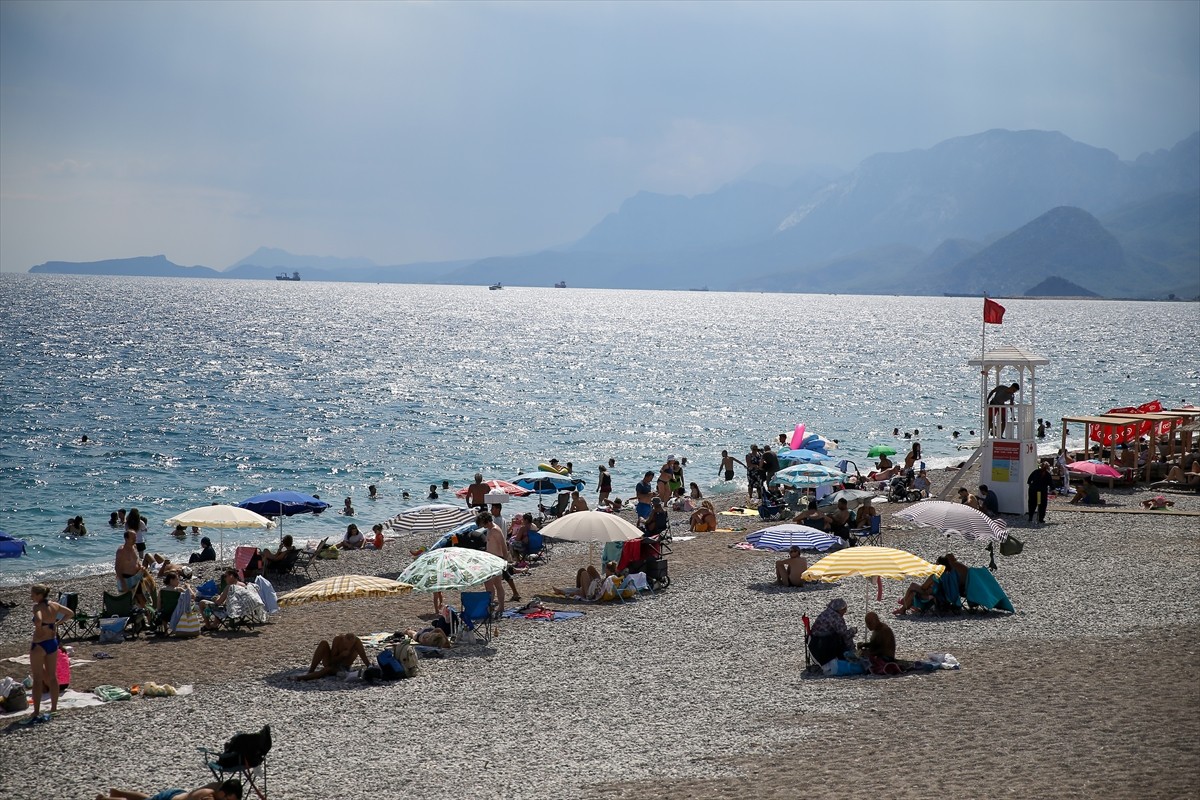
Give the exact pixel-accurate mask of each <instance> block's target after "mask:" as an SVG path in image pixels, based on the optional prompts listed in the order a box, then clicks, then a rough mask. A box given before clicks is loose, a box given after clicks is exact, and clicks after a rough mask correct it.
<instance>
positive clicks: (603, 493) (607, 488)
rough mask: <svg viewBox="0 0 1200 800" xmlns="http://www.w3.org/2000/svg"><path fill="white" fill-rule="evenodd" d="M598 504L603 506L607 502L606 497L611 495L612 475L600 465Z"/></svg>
mask: <svg viewBox="0 0 1200 800" xmlns="http://www.w3.org/2000/svg"><path fill="white" fill-rule="evenodd" d="M599 487H600V490H599V492H600V493H599V504H600V505H602V506H603V505H604V504H605V503H607V502H608V496H609V495H610V494H612V473H610V472H609V471H608V470H606V469H605V468H604V465H603V464H601V465H600V481H599Z"/></svg>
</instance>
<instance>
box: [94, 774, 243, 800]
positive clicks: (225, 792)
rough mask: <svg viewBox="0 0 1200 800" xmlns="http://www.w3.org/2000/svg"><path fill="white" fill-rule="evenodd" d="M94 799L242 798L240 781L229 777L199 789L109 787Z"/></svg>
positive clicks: (172, 799) (186, 799) (184, 799)
mask: <svg viewBox="0 0 1200 800" xmlns="http://www.w3.org/2000/svg"><path fill="white" fill-rule="evenodd" d="M96 800H242V782H241V781H239V780H237V779H231V780H227V781H223V782H219V783H218V782H214V783H209V784H206V785H204V786H201V787H200V788H199V789H192V790H191V791H190V792H189V791H188V790H187V789H163V790H162V791H161V792H158V793H156V794H146V793H145V792H135V791H133V790H131V789H109V790H108V794H98V795H96Z"/></svg>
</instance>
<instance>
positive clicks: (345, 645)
mask: <svg viewBox="0 0 1200 800" xmlns="http://www.w3.org/2000/svg"><path fill="white" fill-rule="evenodd" d="M356 658H358V659H362V662H363V666H364V667H369V666H371V659H369V658H368V657H367V651H366V648H364V647H363V643H362V641H360V640H359V638H358V637H357V636H355V635H354V634H353V633H343V634H341V635H339V636H335V637H333V641H332V642H327V641H325V640H324V639H322V640H321V643H320V644H318V645H317V649H316V652H314V653H313V657H312V664H310V665H309V667H308V672H306V673H305V674H303V675H297V676H295V677H294V678H292V680H294V681H315V680H317V679H318V678H327V677H329V676H330V675H336V674H338V673H339V672H346V671H348V670H349V669H350V668H351V667H353V666H354V659H356Z"/></svg>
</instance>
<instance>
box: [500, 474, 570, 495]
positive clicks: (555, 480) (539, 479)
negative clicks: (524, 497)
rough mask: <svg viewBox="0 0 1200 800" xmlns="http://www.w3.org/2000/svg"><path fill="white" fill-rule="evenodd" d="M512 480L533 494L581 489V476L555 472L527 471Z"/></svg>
mask: <svg viewBox="0 0 1200 800" xmlns="http://www.w3.org/2000/svg"><path fill="white" fill-rule="evenodd" d="M512 482H513V483H514V484H516V485H517V486H520V487H521V488H522V489H526V490H528V491H530V492H533V493H534V494H558V493H559V492H570V491H574V490H576V489H582V488H583V484H584V480H583V479H582V478H571V477H568V476H566V475H559V474H558V473H556V472H529V473H526V474H525V475H518V476H517V477H515V478H513V480H512Z"/></svg>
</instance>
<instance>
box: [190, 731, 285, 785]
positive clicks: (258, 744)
mask: <svg viewBox="0 0 1200 800" xmlns="http://www.w3.org/2000/svg"><path fill="white" fill-rule="evenodd" d="M199 749H200V753H201V757H202V758H203V759H204V766H206V767H208V770H209V772H211V773H212V774H213V777H214V778H216V779H217V780H218V781H225V780H229V779H230V778H237V779H239V780H240V781H241V782H242V786H243V787H249V789H250V790H251V791H252V792H254V794H255V795H257V796H258V798H259V800H267V753H269V752H270V751H271V726H270V725H264V726H263V729H262V730H261V731H259V732H258V733H238V734H235V735H234V736H233V738H231V739H230V740H229V741H228V742H226V743H225V747H224V748H222V750H221V752H217V751H215V750H209V749H207V748H203V747H202V748H199ZM246 796H247V797H249V794H247V795H246Z"/></svg>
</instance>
